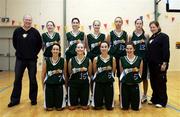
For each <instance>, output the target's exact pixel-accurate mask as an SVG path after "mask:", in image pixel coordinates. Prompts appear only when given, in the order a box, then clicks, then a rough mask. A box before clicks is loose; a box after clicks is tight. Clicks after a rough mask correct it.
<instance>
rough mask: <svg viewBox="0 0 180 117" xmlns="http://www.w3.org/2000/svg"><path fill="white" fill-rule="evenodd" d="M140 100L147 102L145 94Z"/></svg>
mask: <svg viewBox="0 0 180 117" xmlns="http://www.w3.org/2000/svg"><path fill="white" fill-rule="evenodd" d="M141 102H142V103H145V102H147V96H146V95H143V97H142V99H141Z"/></svg>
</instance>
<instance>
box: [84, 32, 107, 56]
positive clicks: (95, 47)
mask: <svg viewBox="0 0 180 117" xmlns="http://www.w3.org/2000/svg"><path fill="white" fill-rule="evenodd" d="M87 39H88V46H89V49H90V51H89V53H88V54H89V55H90V58H91V59H93V58H94V57H96V56H98V55H100V54H101V51H100V47H99V46H100V43H101V42H102V41H104V40H105V34H102V33H101V34H99V35H98V36H97V37H95V36H94V35H93V34H88V35H87Z"/></svg>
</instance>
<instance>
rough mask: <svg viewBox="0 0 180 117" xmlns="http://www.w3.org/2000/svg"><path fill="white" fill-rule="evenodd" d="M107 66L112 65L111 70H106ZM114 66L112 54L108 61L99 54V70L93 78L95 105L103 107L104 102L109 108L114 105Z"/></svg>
mask: <svg viewBox="0 0 180 117" xmlns="http://www.w3.org/2000/svg"><path fill="white" fill-rule="evenodd" d="M107 67H111V70H106V69H107ZM112 67H113V57H112V56H110V57H109V59H108V60H106V61H104V60H103V58H101V57H100V55H99V56H97V72H96V73H95V75H94V79H93V80H94V84H93V100H92V106H93V107H102V106H103V103H105V106H106V108H107V109H108V108H112V107H114V86H113V82H114V76H113V72H112ZM104 101H105V102H104Z"/></svg>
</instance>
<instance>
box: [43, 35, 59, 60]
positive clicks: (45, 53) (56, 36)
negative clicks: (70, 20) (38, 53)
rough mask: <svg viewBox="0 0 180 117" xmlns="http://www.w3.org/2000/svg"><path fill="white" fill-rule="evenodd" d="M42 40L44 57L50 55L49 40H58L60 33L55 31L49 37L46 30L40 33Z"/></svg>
mask: <svg viewBox="0 0 180 117" xmlns="http://www.w3.org/2000/svg"><path fill="white" fill-rule="evenodd" d="M42 40H43V43H44V45H45V51H44V56H45V57H50V55H51V49H52V44H50V43H49V42H55V41H57V42H59V41H60V35H59V33H57V32H54V33H53V36H52V37H51V36H50V35H49V34H48V32H46V33H43V34H42Z"/></svg>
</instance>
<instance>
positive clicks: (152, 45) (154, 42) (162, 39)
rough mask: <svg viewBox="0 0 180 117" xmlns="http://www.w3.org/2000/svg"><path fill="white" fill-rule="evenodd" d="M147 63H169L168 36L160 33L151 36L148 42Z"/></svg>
mask: <svg viewBox="0 0 180 117" xmlns="http://www.w3.org/2000/svg"><path fill="white" fill-rule="evenodd" d="M147 47H148V56H147V57H148V61H149V62H152V63H157V64H162V63H163V62H167V63H168V62H169V58H170V50H169V48H170V47H169V36H168V35H167V34H165V33H162V32H157V33H155V34H153V35H152V36H151V37H150V39H149V41H148V45H147Z"/></svg>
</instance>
